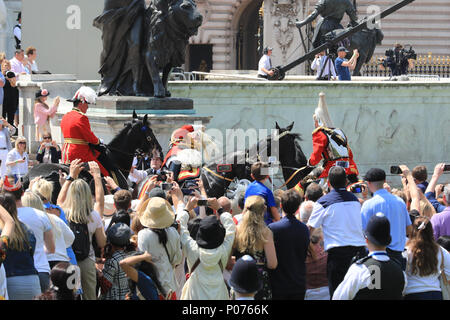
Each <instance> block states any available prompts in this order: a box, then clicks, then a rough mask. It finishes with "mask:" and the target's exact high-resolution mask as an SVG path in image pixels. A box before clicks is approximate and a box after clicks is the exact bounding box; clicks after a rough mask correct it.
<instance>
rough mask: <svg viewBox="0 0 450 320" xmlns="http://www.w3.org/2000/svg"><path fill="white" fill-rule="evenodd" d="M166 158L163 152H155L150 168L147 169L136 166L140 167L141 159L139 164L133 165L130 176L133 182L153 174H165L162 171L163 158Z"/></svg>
mask: <svg viewBox="0 0 450 320" xmlns="http://www.w3.org/2000/svg"><path fill="white" fill-rule="evenodd" d="M163 159H164V156H163V153H162V152H160V153H159V154H153V155H152V157H151V159H150V168H148V169H146V170H138V169H136V168H139V167H140V165H139V160H138V164H137V165H136V166H133V167H131V171H130V175H129V178H130V180H131V182H135V183H136V184H138V183H139V182H141V181H142V180H145V179H146V178H147V177H148V176H151V175H161V176H163V175H164V174H163V173H164V172H161V167H162V160H163Z"/></svg>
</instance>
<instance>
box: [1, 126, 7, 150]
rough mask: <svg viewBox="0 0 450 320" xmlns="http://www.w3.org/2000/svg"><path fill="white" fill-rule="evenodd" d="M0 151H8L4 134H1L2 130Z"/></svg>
mask: <svg viewBox="0 0 450 320" xmlns="http://www.w3.org/2000/svg"><path fill="white" fill-rule="evenodd" d="M0 149H6V150H8V144H7V141H6V134H5V133H4V132H3V130H0Z"/></svg>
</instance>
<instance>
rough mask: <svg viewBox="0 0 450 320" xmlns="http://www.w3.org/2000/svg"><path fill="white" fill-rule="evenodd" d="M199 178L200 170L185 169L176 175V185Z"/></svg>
mask: <svg viewBox="0 0 450 320" xmlns="http://www.w3.org/2000/svg"><path fill="white" fill-rule="evenodd" d="M199 177H200V168H198V167H197V168H187V169H184V170H181V171H180V173H179V174H178V179H177V180H178V183H179V184H181V183H183V182H184V181H186V180H192V179H197V178H199Z"/></svg>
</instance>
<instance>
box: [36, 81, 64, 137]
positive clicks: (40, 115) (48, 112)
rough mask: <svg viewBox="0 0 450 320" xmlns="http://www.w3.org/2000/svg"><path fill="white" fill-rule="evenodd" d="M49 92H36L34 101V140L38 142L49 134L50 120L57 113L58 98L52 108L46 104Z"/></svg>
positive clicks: (43, 90)
mask: <svg viewBox="0 0 450 320" xmlns="http://www.w3.org/2000/svg"><path fill="white" fill-rule="evenodd" d="M49 95H50V92H48V90H47V89H42V90H38V91H37V92H36V99H35V100H34V123H35V124H36V140H37V141H40V140H41V139H42V137H43V136H44V135H45V134H48V133H50V118H53V117H54V116H55V115H56V111H58V106H59V102H60V98H59V97H56V99H55V101H54V102H53V106H52V107H49V105H48V104H47V99H48V96H49Z"/></svg>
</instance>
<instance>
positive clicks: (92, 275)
mask: <svg viewBox="0 0 450 320" xmlns="http://www.w3.org/2000/svg"><path fill="white" fill-rule="evenodd" d="M89 168H90V173H91V175H92V176H93V177H94V180H95V183H96V186H97V184H98V183H100V185H101V176H100V169H99V167H98V164H97V163H96V162H89ZM81 169H82V167H81V163H80V161H79V159H76V160H74V161H72V163H71V164H70V172H69V175H70V177H72V178H73V179H75V180H74V181H70V180H66V182H65V183H64V185H63V187H62V189H61V192H60V194H59V197H58V204H59V205H61V207H62V208H63V210H64V212H65V213H66V219H67V222H69V223H71V222H72V223H75V224H87V227H88V232H89V240H90V248H89V256H88V257H87V258H85V259H83V260H81V261H79V260H78V259H77V262H78V266H79V267H80V271H81V288H82V290H83V295H82V297H83V300H96V299H97V295H96V283H97V281H96V278H97V272H96V267H95V253H94V248H93V246H92V237H93V236H94V235H95V240H96V241H97V246H98V247H99V248H100V249H102V248H103V247H104V246H105V245H106V234H105V229H104V227H103V222H102V217H101V216H100V214H99V213H98V205H97V202H96V204H95V205H94V202H93V199H92V194H91V190H90V188H89V185H88V184H87V183H86V182H85V181H84V180H82V179H77V178H78V175H79V173H80V171H81ZM100 188H101V190H103V189H102V187H101V186H100ZM97 190H98V188H96V195H95V196H96V198H97V196H102V195H97ZM76 237H77V235H75V241H76Z"/></svg>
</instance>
